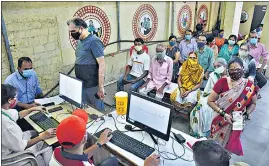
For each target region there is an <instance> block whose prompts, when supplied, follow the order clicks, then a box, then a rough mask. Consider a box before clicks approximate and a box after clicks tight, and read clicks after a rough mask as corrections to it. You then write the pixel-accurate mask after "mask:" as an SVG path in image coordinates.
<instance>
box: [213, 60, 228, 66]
mask: <svg viewBox="0 0 269 166" xmlns="http://www.w3.org/2000/svg"><path fill="white" fill-rule="evenodd" d="M215 62H217V63H220V64H221V65H222V66H225V67H226V66H227V62H226V60H225V59H223V58H217V59H216V60H215Z"/></svg>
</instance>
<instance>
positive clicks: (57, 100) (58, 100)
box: [35, 95, 64, 105]
mask: <svg viewBox="0 0 269 166" xmlns="http://www.w3.org/2000/svg"><path fill="white" fill-rule="evenodd" d="M35 102H36V103H39V104H41V105H43V104H47V103H51V102H54V103H55V105H58V104H61V103H62V102H64V100H63V99H62V98H60V97H59V96H58V95H57V96H53V97H48V98H43V99H35Z"/></svg>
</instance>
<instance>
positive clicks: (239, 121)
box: [233, 111, 243, 130]
mask: <svg viewBox="0 0 269 166" xmlns="http://www.w3.org/2000/svg"><path fill="white" fill-rule="evenodd" d="M233 120H234V122H233V130H243V113H242V112H241V111H234V112H233Z"/></svg>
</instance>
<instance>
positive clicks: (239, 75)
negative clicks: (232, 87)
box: [229, 69, 244, 81]
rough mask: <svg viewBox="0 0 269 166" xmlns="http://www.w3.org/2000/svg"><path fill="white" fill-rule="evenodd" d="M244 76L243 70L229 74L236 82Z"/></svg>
mask: <svg viewBox="0 0 269 166" xmlns="http://www.w3.org/2000/svg"><path fill="white" fill-rule="evenodd" d="M243 74H244V71H243V70H242V69H241V70H240V71H238V72H233V73H230V72H229V76H230V77H231V78H232V79H233V80H235V81H237V80H239V79H240V78H241V77H242V76H243Z"/></svg>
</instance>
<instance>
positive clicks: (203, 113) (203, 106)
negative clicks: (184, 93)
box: [190, 58, 227, 138]
mask: <svg viewBox="0 0 269 166" xmlns="http://www.w3.org/2000/svg"><path fill="white" fill-rule="evenodd" d="M226 67H227V63H226V60H225V59H223V58H217V59H216V61H215V62H214V68H215V70H214V71H213V72H212V73H210V75H209V79H208V81H207V84H206V87H205V89H204V92H203V95H202V96H201V98H200V100H199V102H198V104H197V105H196V106H195V107H194V108H193V110H192V112H191V114H190V134H191V135H192V136H194V137H196V138H200V137H208V136H209V134H210V127H211V123H212V120H213V119H212V117H213V113H214V111H213V110H212V108H211V107H210V106H209V105H208V104H207V98H208V96H209V95H210V93H211V91H212V89H213V87H214V85H215V84H216V82H217V81H218V80H219V79H220V78H223V77H226V76H227V75H226V73H227V72H226V71H227V70H226Z"/></svg>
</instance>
